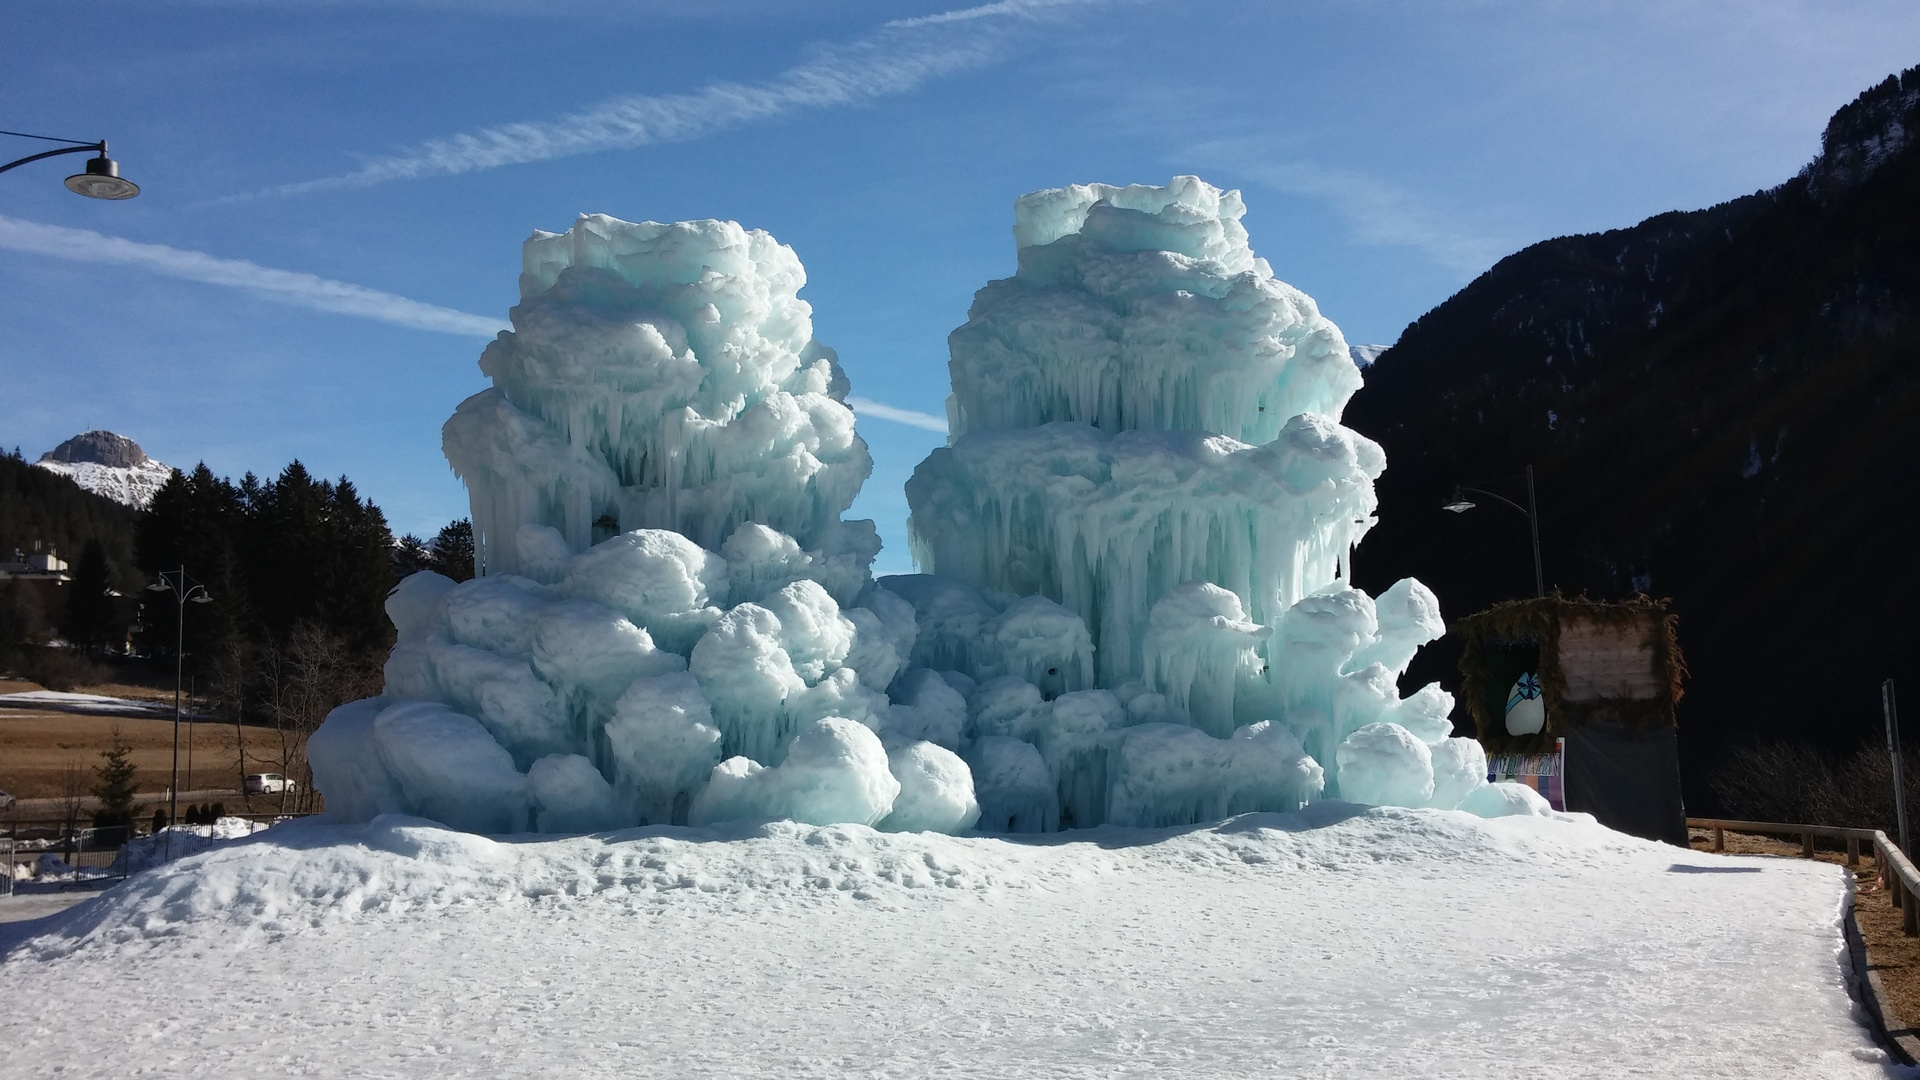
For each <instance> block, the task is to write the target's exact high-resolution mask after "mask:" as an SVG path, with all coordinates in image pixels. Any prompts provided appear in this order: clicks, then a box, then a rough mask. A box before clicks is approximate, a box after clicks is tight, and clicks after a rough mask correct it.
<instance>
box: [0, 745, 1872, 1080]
mask: <svg viewBox="0 0 1920 1080" xmlns="http://www.w3.org/2000/svg"><path fill="white" fill-rule="evenodd" d="M1022 745H1025V744H1022ZM1846 889H1847V886H1846V880H1845V874H1844V872H1843V871H1842V870H1841V869H1840V868H1838V867H1834V866H1830V865H1826V864H1819V863H1810V862H1800V861H1797V860H1781V859H1760V858H1742V857H1725V856H1714V855H1709V854H1702V853H1691V852H1685V851H1679V850H1676V849H1674V848H1671V847H1666V846H1663V845H1658V844H1653V843H1648V842H1645V841H1640V840H1636V839H1633V838H1630V837H1625V836H1622V835H1620V834H1617V833H1613V832H1610V831H1608V830H1606V829H1602V828H1600V827H1598V826H1597V825H1595V824H1593V823H1592V821H1591V820H1590V819H1579V818H1573V819H1567V818H1548V817H1536V816H1527V817H1519V818H1503V819H1499V820H1492V821H1485V820H1480V819H1477V818H1474V817H1472V816H1470V815H1467V814H1463V813H1459V812H1450V811H1433V810H1403V809H1394V808H1380V809H1373V810H1363V809H1362V808H1360V807H1356V806H1352V805H1349V804H1338V803H1318V804H1315V805H1314V806H1312V807H1310V808H1308V809H1307V810H1305V811H1302V812H1299V813H1294V814H1255V815H1250V816H1246V817H1239V818H1234V819H1231V820H1229V821H1226V822H1224V823H1221V824H1219V825H1215V826H1211V827H1202V828H1192V827H1183V828H1179V829H1170V830H1127V829H1116V828H1111V827H1109V828H1104V829H1096V830H1085V831H1080V832H1074V833H1062V834H1055V835H1053V836H1048V837H1028V838H1025V839H1022V840H1012V839H1002V838H993V837H984V836H974V837H947V836H940V835H937V834H932V833H884V832H878V831H875V830H872V829H868V828H864V827H861V826H854V825H837V826H828V827H813V826H801V825H795V824H789V823H768V824H760V825H754V826H735V827H729V828H715V829H687V828H672V827H652V828H646V829H636V830H628V831H624V832H615V833H610V834H604V835H599V836H588V837H575V838H566V839H551V840H546V841H541V842H530V841H516V842H511V843H503V842H499V841H494V840H489V839H486V838H483V837H479V836H475V835H472V834H468V833H460V832H454V831H450V830H447V829H444V828H442V827H439V826H436V825H433V824H431V823H428V822H424V821H420V820H418V819H406V818H397V817H382V818H379V819H376V820H375V821H373V822H371V823H368V824H363V825H346V826H343V825H326V824H320V823H313V822H310V821H301V822H294V823H289V824H286V825H281V826H277V827H275V828H274V829H273V830H271V831H270V832H266V833H263V834H261V835H260V836H258V837H256V838H254V839H252V840H240V841H236V842H233V843H230V844H225V845H222V846H219V847H216V848H214V849H212V850H210V851H207V852H205V853H203V854H199V855H194V856H191V857H189V858H187V859H184V860H181V861H178V862H176V863H174V864H172V865H171V866H168V867H164V868H160V869H156V870H153V871H150V872H147V873H144V874H140V875H137V876H135V877H134V878H132V879H130V880H129V881H127V882H125V883H124V884H121V885H119V886H117V887H115V888H114V889H112V890H110V891H108V892H107V893H105V894H103V895H102V896H101V897H99V898H98V899H95V900H93V901H91V902H89V903H87V904H84V905H82V906H80V907H78V908H74V909H72V910H70V911H68V912H66V913H65V914H63V915H60V916H56V917H54V918H52V919H48V920H43V921H41V922H39V923H36V924H33V925H32V926H31V927H29V928H26V929H22V928H20V927H12V928H0V948H5V949H7V951H6V952H5V959H4V961H0V988H3V989H4V991H5V992H6V994H7V995H8V997H9V999H10V1000H22V1001H31V1002H33V1003H34V1005H35V1008H36V1009H38V1010H42V1011H44V1012H45V1013H47V1014H48V1015H77V1014H79V1013H81V1012H84V1011H85V1010H86V1009H88V1008H94V1007H97V1004H98V1002H99V1001H100V1000H124V999H127V998H129V997H134V998H138V999H139V1000H140V1001H141V1003H142V1005H141V1008H139V1009H136V1010H132V1011H129V1012H128V1013H127V1014H126V1015H125V1016H124V1017H122V1018H120V1019H119V1020H117V1021H116V1023H117V1024H118V1025H119V1027H118V1030H119V1032H120V1033H121V1035H120V1037H119V1038H115V1039H111V1040H88V1039H80V1040H75V1039H74V1038H73V1035H72V1031H71V1030H70V1028H68V1027H66V1026H62V1025H46V1024H42V1025H35V1024H21V1025H15V1027H14V1029H13V1030H12V1031H11V1033H10V1041H9V1046H8V1058H7V1062H8V1068H9V1069H10V1070H12V1071H14V1072H17V1073H18V1074H20V1075H51V1074H54V1073H55V1072H57V1071H59V1069H61V1068H65V1069H66V1070H68V1071H70V1072H73V1073H78V1074H88V1075H96V1074H97V1075H117V1074H122V1073H128V1072H142V1071H147V1072H165V1073H167V1074H169V1075H179V1076H264V1075H281V1074H286V1073H289V1072H293V1073H300V1072H309V1073H315V1074H326V1075H343V1074H357V1073H369V1074H375V1073H377V1074H382V1075H386V1074H391V1075H396V1076H423V1075H442V1076H447V1075H488V1076H499V1075H514V1076H521V1075H526V1076H567V1077H575V1078H581V1077H587V1078H597V1077H615V1076H630V1075H633V1074H634V1073H635V1072H641V1073H646V1074H649V1075H661V1076H688V1077H706V1076H716V1077H717V1076H774V1075H780V1076H823V1077H824V1076H842V1075H882V1076H926V1075H948V1076H994V1077H1040V1076H1046V1077H1059V1076H1068V1077H1092V1076H1135V1075H1138V1076H1147V1075H1156V1076H1158V1075H1178V1076H1255V1075H1258V1076H1273V1077H1316V1078H1318V1077H1335V1078H1354V1080H1358V1078H1373V1077H1378V1076H1380V1075H1383V1074H1391V1075H1393V1076H1396V1077H1414V1078H1425V1077H1460V1076H1469V1075H1471V1076H1504V1075H1530V1074H1545V1075H1553V1076H1565V1077H1615V1076H1622V1075H1628V1074H1639V1073H1649V1074H1654V1075H1666V1076H1675V1077H1695V1076H1740V1077H1746V1078H1768V1080H1771V1078H1775V1077H1780V1078H1786V1077H1793V1078H1806V1077H1813V1078H1839V1077H1846V1078H1855V1077H1858V1078H1862V1080H1864V1078H1868V1077H1885V1076H1887V1075H1888V1073H1887V1072H1885V1071H1883V1068H1884V1067H1883V1066H1882V1065H1881V1064H1880V1063H1879V1057H1880V1056H1879V1055H1878V1052H1877V1051H1875V1050H1874V1049H1873V1047H1872V1044H1871V1041H1870V1038H1869V1036H1868V1034H1867V1032H1866V1030H1865V1029H1864V1028H1862V1027H1860V1026H1859V1025H1858V1024H1857V1023H1856V1022H1855V1021H1854V1020H1853V1019H1852V1017H1851V1015H1850V1010H1849V1002H1848V999H1847V995H1846V991H1845V988H1844V986H1843V983H1842V978H1841V964H1840V962H1839V960H1838V959H1837V957H1838V955H1839V952H1840V948H1841V939H1840V932H1839V928H1838V924H1837V915H1838V912H1839V911H1840V908H1841V905H1842V904H1843V903H1844V901H1845V898H1846V894H1847V893H1846ZM1596 897H1600V898H1603V899H1604V902H1603V903H1596V902H1595V898H1596ZM22 934H28V935H30V936H29V937H28V938H26V939H25V940H22V939H21V936H20V935H22ZM9 943H11V945H10V947H9ZM154 986H166V987H168V991H167V993H165V994H158V995H155V994H151V993H146V992H145V989H147V988H151V987H154ZM1702 1003H1707V1004H1710V1005H1711V1008H1703V1007H1702Z"/></svg>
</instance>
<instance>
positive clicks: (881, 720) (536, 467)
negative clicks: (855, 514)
mask: <svg viewBox="0 0 1920 1080" xmlns="http://www.w3.org/2000/svg"><path fill="white" fill-rule="evenodd" d="M1242 213H1243V208H1242V206H1241V203H1240V197H1239V194H1238V193H1237V192H1222V191H1219V190H1217V189H1215V188H1212V187H1210V186H1208V185H1207V184H1205V183H1203V182H1201V181H1200V180H1198V179H1196V178H1193V177H1180V178H1176V179H1175V180H1174V181H1173V183H1172V184H1170V185H1169V186H1167V187H1142V186H1135V187H1127V188H1118V187H1109V186H1105V185H1084V186H1075V187H1069V188H1063V189H1059V190H1055V191H1044V192H1038V193H1036V194H1033V195H1028V196H1026V197H1024V198H1022V199H1020V200H1019V202H1018V203H1017V205H1016V210H1015V219H1016V223H1015V228H1014V234H1015V237H1016V240H1017V241H1018V246H1019V266H1018V270H1017V272H1016V273H1015V275H1014V276H1013V277H1011V278H1008V279H1005V280H1002V281H995V282H992V283H990V284H988V285H987V286H986V287H985V288H984V289H982V290H980V293H979V294H978V296H977V297H976V299H975V302H974V305H973V309H972V311H971V313H970V315H969V318H968V321H967V323H966V325H964V326H962V327H961V328H959V329H958V330H956V331H954V332H953V334H952V336H951V339H950V341H951V346H952V363H951V365H950V370H951V372H952V378H953V396H952V397H951V398H950V399H949V403H948V413H949V417H950V419H951V424H952V437H951V441H950V444H949V445H948V446H946V447H944V448H942V449H939V450H936V451H935V452H934V453H933V454H932V455H931V456H929V457H928V458H927V460H926V461H925V462H923V463H922V464H921V465H920V467H919V469H918V470H917V471H916V472H915V474H914V477H913V479H912V481H911V482H910V483H909V485H908V489H907V491H908V498H909V502H910V505H911V508H912V514H911V518H910V522H909V528H910V533H911V536H912V542H913V544H914V548H915V554H916V557H917V558H918V560H919V562H920V564H921V565H922V567H923V568H924V569H926V570H927V571H928V573H925V574H918V575H907V576H901V577H891V578H883V579H881V580H879V581H875V580H874V579H873V578H872V577H871V576H870V573H869V568H870V566H871V564H872V560H873V557H874V555H875V553H876V552H877V551H878V549H879V542H878V539H877V536H876V534H875V531H874V528H873V524H872V523H871V522H868V521H844V520H842V518H841V515H842V514H843V513H844V512H845V510H846V509H847V507H848V506H849V505H850V504H851V502H852V500H853V498H854V496H855V494H856V493H857V492H858V490H859V487H860V485H861V483H862V482H863V481H864V480H865V478H866V476H867V474H868V472H869V471H870V468H871V461H870V459H869V457H868V455H867V449H866V446H865V444H864V443H863V442H862V441H861V440H860V438H859V437H858V436H857V435H856V434H855V433H854V427H853V415H852V413H851V412H849V411H848V409H847V407H846V406H845V405H844V404H843V401H844V399H845V397H846V395H847V392H848V389H849V387H848V385H847V380H846V377H845V376H844V375H843V374H842V373H841V371H840V368H839V365H838V363H837V361H836V359H835V356H834V354H833V351H832V350H831V349H828V348H826V347H825V346H823V345H821V344H820V343H818V342H817V341H815V340H813V336H812V324H811V311H810V309H809V308H808V306H807V304H806V303H805V302H804V301H802V300H800V299H799V298H798V295H797V293H798V290H799V288H800V287H801V285H802V284H803V283H804V281H805V275H804V272H803V271H802V269H801V266H800V262H799V260H798V259H797V258H796V257H795V256H794V254H793V252H792V251H791V250H790V249H788V248H786V247H784V246H782V245H780V244H779V243H777V242H776V241H775V240H774V239H773V238H772V237H770V236H768V235H767V234H766V233H763V232H758V231H750V230H746V229H743V228H741V227H740V226H739V225H737V224H734V223H731V222H719V221H698V222H682V223H678V224H673V225H662V224H658V223H652V222H649V223H644V224H638V225H636V224H630V223H627V222H622V221H616V220H614V219H612V218H608V217H604V216H585V217H582V218H580V219H579V221H577V222H576V223H575V224H574V226H573V228H572V229H570V230H568V231H567V232H566V233H563V234H558V235H554V234H548V233H536V234H535V235H534V237H533V238H532V239H531V240H529V241H528V242H527V245H526V252H525V267H524V271H523V273H522V274H521V277H520V290H521V300H520V303H519V305H518V306H516V307H515V308H514V309H513V310H512V312H511V316H512V321H513V326H514V329H513V330H512V331H511V332H506V333H502V334H501V335H500V336H499V338H498V339H497V340H495V341H494V342H493V343H492V344H491V345H489V346H488V347H487V349H486V351H485V352H484V353H483V354H482V356H481V361H480V364H481V369H482V370H483V371H484V372H485V373H486V374H488V375H489V376H491V377H492V379H493V387H492V388H491V389H488V390H485V391H483V392H481V393H479V394H476V395H474V396H473V397H471V398H469V399H468V400H466V401H465V402H462V403H461V405H460V406H459V408H458V409H457V410H456V411H455V413H454V415H453V417H452V419H450V420H449V421H448V422H447V424H446V428H445V432H444V446H445V450H446V454H447V459H448V461H449V462H451V463H452V465H453V467H454V469H455V471H456V472H457V473H458V474H459V475H460V476H461V477H462V478H464V479H465V481H466V483H467V487H468V490H469V493H470V495H471V497H472V503H473V520H474V525H475V533H476V539H477V544H476V547H477V549H478V556H477V560H478V566H477V570H478V572H479V575H480V576H478V577H476V578H474V579H473V580H471V581H467V582H463V583H460V584H458V585H456V584H454V583H453V582H451V581H449V580H447V579H445V578H442V577H439V576H437V575H434V574H431V573H422V574H416V575H414V576H412V577H409V578H407V579H406V580H405V581H403V582H401V584H400V586H399V587H398V588H396V589H395V590H394V592H393V594H392V596H391V597H390V598H389V599H388V603H387V611H388V614H389V616H390V617H391V619H392V621H393V624H394V626H395V628H396V630H397V631H398V642H397V644H396V645H395V646H394V649H393V652H392V655H391V656H390V657H389V659H388V661H387V666H386V689H385V693H384V694H383V695H382V696H381V697H378V698H373V699H369V700H366V701H359V702H354V703H351V704H349V705H345V706H342V707H341V708H340V709H338V710H336V711H335V713H334V714H333V715H332V716H331V717H330V718H329V719H328V721H327V722H326V724H325V725H324V726H323V727H322V728H321V729H320V731H319V732H317V733H316V734H315V735H314V736H313V739H312V741H311V743H310V747H309V755H310V759H311V761H312V765H313V772H314V779H315V783H316V784H317V786H318V787H319V788H320V790H321V791H322V792H323V793H324V794H325V795H326V798H327V807H328V811H329V813H331V814H333V815H335V816H336V817H341V818H346V819H366V818H370V817H372V816H374V815H376V814H381V813H388V812H404V813H410V814H418V815H423V816H428V817H433V818H436V819H438V820H441V821H444V822H446V823H448V824H451V825H454V826H456V827H459V828H464V829H471V830H475V831H487V832H511V831H517V830H535V831H543V832H565V831H593V830H604V829H616V828H621V827H625V826H629V825H634V824H689V823H690V824H704V823H711V822H722V821H729V820H738V819H753V818H781V817H784V818H792V819H794V820H796V821H803V822H811V823H814V824H839V823H859V824H863V825H871V826H874V827H877V828H880V829H892V830H934V831H942V832H960V831H965V830H968V829H974V828H978V829H981V830H985V831H992V832H1038V831H1047V830H1053V829H1058V828H1066V827H1085V826H1093V825H1099V824H1102V823H1111V824H1115V825H1127V826H1165V825H1178V824H1185V823H1192V822H1197V821H1203V820H1208V819H1214V818H1219V817H1223V816H1226V815H1229V814H1235V813H1242V812H1248V811H1271V810H1293V809H1297V808H1299V807H1301V806H1303V805H1304V804H1306V803H1308V802H1310V801H1312V800H1315V799H1319V798H1325V797H1335V796H1337V797H1344V798H1349V799H1354V800H1359V801H1366V802H1373V803H1390V804H1397V805H1403V806H1410V807H1422V806H1434V807H1440V808H1452V807H1456V806H1461V805H1465V806H1467V807H1469V808H1478V809H1480V810H1481V812H1483V813H1513V812H1529V810H1530V809H1532V808H1531V804H1528V803H1527V802H1525V800H1524V799H1517V798H1515V797H1513V796H1511V794H1510V793H1507V792H1503V791H1502V792H1489V791H1486V790H1485V788H1486V782H1485V779H1484V772H1485V757H1484V755H1483V754H1481V753H1480V750H1479V747H1478V745H1477V744H1474V743H1472V742H1471V741H1470V740H1466V739H1453V738H1449V737H1448V736H1449V734H1450V732H1451V724H1450V722H1449V720H1448V714H1449V712H1450V711H1451V709H1452V699H1451V698H1450V697H1449V696H1448V695H1447V694H1445V693H1444V692H1442V691H1441V690H1440V689H1439V687H1438V686H1437V685H1436V686H1429V687H1426V688H1424V689H1422V690H1420V691H1419V692H1417V693H1415V694H1413V695H1412V696H1410V697H1406V698H1402V697H1401V696H1400V694H1399V692H1398V689H1397V685H1396V684H1397V680H1398V678H1399V676H1400V675H1401V674H1403V673H1404V672H1405V670H1406V668H1407V665H1408V662H1409V661H1410V660H1411V659H1412V657H1413V655H1414V652H1415V651H1416V650H1417V649H1418V648H1419V647H1420V646H1421V645H1423V644H1425V643H1427V642H1428V641H1431V640H1433V639H1434V638H1436V637H1438V636H1439V635H1440V633H1441V632H1442V631H1443V624H1442V623H1441V621H1440V616H1439V610H1438V605H1437V604H1436V602H1435V600H1434V597H1433V594H1432V593H1431V592H1429V591H1428V590H1427V589H1426V588H1424V587H1423V586H1421V585H1420V584H1419V583H1418V582H1415V581H1411V580H1408V581H1403V582H1400V583H1399V584H1397V585H1395V586H1394V587H1393V588H1392V589H1390V590H1388V591H1387V592H1386V593H1384V594H1382V595H1381V596H1380V597H1379V598H1378V599H1377V600H1376V599H1375V598H1372V597H1369V596H1367V595H1366V594H1364V593H1362V592H1360V591H1359V590H1356V589H1354V588H1352V587H1350V586H1349V585H1348V584H1347V581H1346V578H1347V567H1348V560H1349V556H1350V553H1351V551H1352V548H1353V546H1354V545H1355V544H1356V543H1357V542H1358V541H1359V540H1360V538H1361V537H1362V536H1363V535H1365V533H1366V531H1367V529H1368V527H1369V526H1370V525H1371V523H1372V520H1373V511H1374V506H1375V502H1374V494H1373V481H1374V479H1375V478H1376V477H1378V476H1379V475H1380V472H1381V470H1382V469H1383V468H1384V467H1385V460H1384V458H1383V456H1382V454H1381V452H1380V448H1379V447H1378V446H1377V445H1375V444H1374V443H1373V442H1371V441H1370V440H1368V439H1366V438H1364V437H1362V436H1360V435H1358V434H1356V433H1354V432H1352V431H1350V430H1348V429H1346V428H1344V427H1342V426H1341V425H1340V423H1339V416H1340V411H1341V409H1342V407H1343V406H1344V405H1345V403H1346V401H1347V399H1348V398H1349V397H1350V396H1351V395H1352V394H1353V393H1354V391H1355V390H1356V389H1358V387H1359V385H1360V374H1359V371H1358V369H1357V368H1356V367H1355V366H1354V364H1353V363H1352V361H1351V360H1350V358H1349V350H1348V348H1347V345H1346V342H1345V341H1344V340H1343V339H1342V338H1341V335H1340V331H1339V330H1338V329H1337V328H1336V327H1335V326H1334V325H1333V324H1332V323H1331V322H1329V321H1328V320H1327V319H1326V318H1325V317H1323V316H1322V315H1321V314H1320V312H1319V310H1318V308H1317V307H1316V306H1315V305H1314V302H1313V301H1312V300H1311V299H1310V298H1309V297H1307V296H1305V295H1304V294H1302V293H1300V292H1299V291H1298V290H1296V289H1294V288H1292V287H1291V286H1288V285H1286V284H1284V283H1282V282H1280V281H1277V280H1275V279H1274V277H1273V273H1272V271H1271V270H1270V269H1269V267H1268V266H1267V264H1266V262H1265V261H1264V260H1261V259H1259V258H1256V257H1255V256H1254V255H1253V252H1252V250H1251V249H1250V248H1249V247H1248V244H1247V234H1246V231H1245V230H1244V229H1243V228H1242V227H1241V225H1240V217H1241V214H1242Z"/></svg>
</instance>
